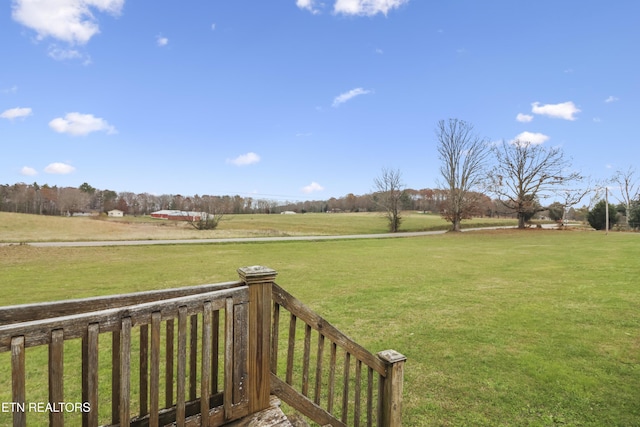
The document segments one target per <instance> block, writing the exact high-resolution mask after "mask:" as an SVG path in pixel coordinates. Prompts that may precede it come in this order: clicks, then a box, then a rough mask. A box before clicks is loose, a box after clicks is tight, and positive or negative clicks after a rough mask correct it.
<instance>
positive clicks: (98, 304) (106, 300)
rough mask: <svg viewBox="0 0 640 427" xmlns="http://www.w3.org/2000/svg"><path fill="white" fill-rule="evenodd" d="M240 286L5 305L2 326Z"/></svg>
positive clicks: (0, 314) (0, 315)
mask: <svg viewBox="0 0 640 427" xmlns="http://www.w3.org/2000/svg"><path fill="white" fill-rule="evenodd" d="M240 286H244V283H242V282H240V281H234V282H224V283H215V284H207V285H198V286H185V287H181V288H173V289H162V290H157V291H144V292H134V293H129V294H120V295H110V296H102V297H91V298H80V299H74V300H65V301H54V302H41V303H37V304H21V305H13V306H5V307H2V308H0V325H5V324H11V323H21V322H28V321H33V320H40V319H47V318H52V317H62V316H70V315H74V314H80V313H87V312H90V311H100V310H104V309H109V308H117V307H125V306H130V305H137V304H143V303H148V302H153V301H161V300H167V299H173V298H181V297H186V296H189V295H197V294H202V293H210V292H216V291H222V290H227V289H232V288H235V287H240Z"/></svg>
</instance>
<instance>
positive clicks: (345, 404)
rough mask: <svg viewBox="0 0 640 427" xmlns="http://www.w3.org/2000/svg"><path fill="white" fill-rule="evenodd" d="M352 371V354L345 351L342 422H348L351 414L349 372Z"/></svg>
mask: <svg viewBox="0 0 640 427" xmlns="http://www.w3.org/2000/svg"><path fill="white" fill-rule="evenodd" d="M350 371H351V354H350V353H349V352H348V351H346V352H345V353H344V369H343V371H342V381H343V382H342V422H343V423H345V424H346V423H347V418H348V416H349V373H350Z"/></svg>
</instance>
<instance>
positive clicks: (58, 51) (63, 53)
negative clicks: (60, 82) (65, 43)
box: [47, 45, 84, 61]
mask: <svg viewBox="0 0 640 427" xmlns="http://www.w3.org/2000/svg"><path fill="white" fill-rule="evenodd" d="M47 55H49V56H50V57H51V58H53V59H55V60H56V61H65V60H67V59H81V58H83V57H84V55H83V54H82V53H80V51H79V50H77V49H65V48H60V47H58V46H56V45H51V46H49V51H48V52H47Z"/></svg>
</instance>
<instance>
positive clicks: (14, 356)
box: [11, 336, 27, 427]
mask: <svg viewBox="0 0 640 427" xmlns="http://www.w3.org/2000/svg"><path fill="white" fill-rule="evenodd" d="M24 350H25V346H24V337H23V336H19V337H13V338H12V339H11V396H12V399H13V402H15V403H18V404H21V405H23V409H25V408H24V405H25V401H26V399H25V397H26V393H25V392H26V389H25V357H24ZM26 425H27V414H26V412H25V411H24V410H22V411H20V410H17V411H14V412H13V427H26Z"/></svg>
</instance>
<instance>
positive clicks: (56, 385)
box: [49, 329, 64, 427]
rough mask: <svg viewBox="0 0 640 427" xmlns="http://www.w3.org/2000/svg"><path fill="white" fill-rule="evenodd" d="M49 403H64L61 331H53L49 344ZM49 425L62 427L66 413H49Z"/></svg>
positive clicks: (62, 340) (62, 338) (62, 334)
mask: <svg viewBox="0 0 640 427" xmlns="http://www.w3.org/2000/svg"><path fill="white" fill-rule="evenodd" d="M49 402H64V333H63V332H62V330H61V329H56V330H55V331H51V344H49ZM49 425H50V426H52V427H62V426H63V425H64V413H63V412H61V411H58V412H56V411H51V412H49Z"/></svg>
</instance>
